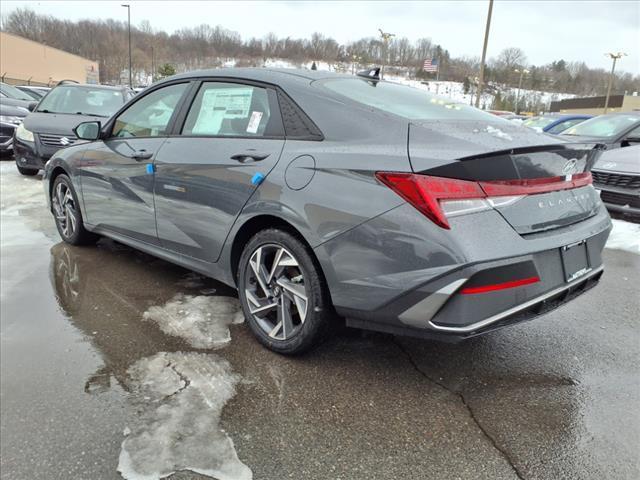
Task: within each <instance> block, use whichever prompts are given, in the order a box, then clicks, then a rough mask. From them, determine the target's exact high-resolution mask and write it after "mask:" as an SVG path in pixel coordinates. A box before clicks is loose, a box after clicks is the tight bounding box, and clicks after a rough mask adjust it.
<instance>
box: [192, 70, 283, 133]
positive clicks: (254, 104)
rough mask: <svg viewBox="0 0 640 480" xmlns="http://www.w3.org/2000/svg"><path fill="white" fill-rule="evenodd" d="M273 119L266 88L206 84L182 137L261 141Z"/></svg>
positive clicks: (203, 85)
mask: <svg viewBox="0 0 640 480" xmlns="http://www.w3.org/2000/svg"><path fill="white" fill-rule="evenodd" d="M270 118H271V110H270V108H269V96H268V94H267V90H266V89H265V88H261V87H254V86H251V85H241V84H237V83H223V82H205V83H203V84H202V86H201V87H200V90H199V91H198V94H197V95H196V98H195V99H194V101H193V105H192V106H191V109H190V110H189V114H188V115H187V119H186V120H185V123H184V127H183V129H182V134H183V135H213V136H233V137H238V136H239V137H262V136H265V135H268V131H267V126H268V124H269V119H270Z"/></svg>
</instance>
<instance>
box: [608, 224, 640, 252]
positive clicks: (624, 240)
mask: <svg viewBox="0 0 640 480" xmlns="http://www.w3.org/2000/svg"><path fill="white" fill-rule="evenodd" d="M611 222H612V223H613V230H611V235H610V236H609V240H607V244H606V248H613V249H616V250H626V251H627V252H631V253H637V254H639V255H640V225H639V224H637V223H630V222H625V221H624V220H611Z"/></svg>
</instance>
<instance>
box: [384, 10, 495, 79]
mask: <svg viewBox="0 0 640 480" xmlns="http://www.w3.org/2000/svg"><path fill="white" fill-rule="evenodd" d="M492 1H493V0H492ZM378 31H379V32H380V38H381V39H382V45H383V47H382V48H383V52H382V65H381V66H380V79H382V78H384V76H383V75H384V65H385V63H386V62H387V55H388V53H389V40H391V37H395V36H396V34H395V33H388V32H383V31H382V29H381V28H379V29H378Z"/></svg>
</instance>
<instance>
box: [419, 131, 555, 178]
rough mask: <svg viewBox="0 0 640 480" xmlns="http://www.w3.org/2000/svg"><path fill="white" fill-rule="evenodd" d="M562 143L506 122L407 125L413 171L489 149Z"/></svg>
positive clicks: (486, 151)
mask: <svg viewBox="0 0 640 480" xmlns="http://www.w3.org/2000/svg"><path fill="white" fill-rule="evenodd" d="M565 143H567V142H566V141H565V140H563V139H559V138H558V137H555V136H551V135H547V134H543V133H538V132H536V131H534V130H532V129H530V128H523V127H522V126H520V125H515V124H514V123H512V122H509V121H485V120H482V121H478V120H463V121H461V120H437V121H435V120H434V121H424V122H412V123H411V125H410V126H409V158H410V160H411V166H412V168H413V170H414V171H421V170H425V169H427V168H432V167H435V166H438V165H443V164H445V163H448V162H451V161H452V160H457V159H461V158H467V157H474V156H477V155H483V154H486V153H490V152H498V151H505V150H512V149H518V148H525V147H536V146H547V145H558V144H565Z"/></svg>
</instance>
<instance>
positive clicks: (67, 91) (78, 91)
mask: <svg viewBox="0 0 640 480" xmlns="http://www.w3.org/2000/svg"><path fill="white" fill-rule="evenodd" d="M124 102H125V97H124V95H123V94H122V92H121V91H119V90H111V89H106V88H95V87H84V86H82V87H81V86H78V85H68V86H67V85H61V86H59V87H56V88H54V89H53V90H51V92H49V94H48V95H47V96H46V97H44V98H43V99H42V101H41V102H40V104H39V105H38V110H37V111H38V112H44V111H47V112H49V113H77V114H82V115H96V116H99V117H109V116H111V115H112V114H114V113H115V112H116V111H117V110H118V109H119V108H120V107H121V106H122V105H124Z"/></svg>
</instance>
